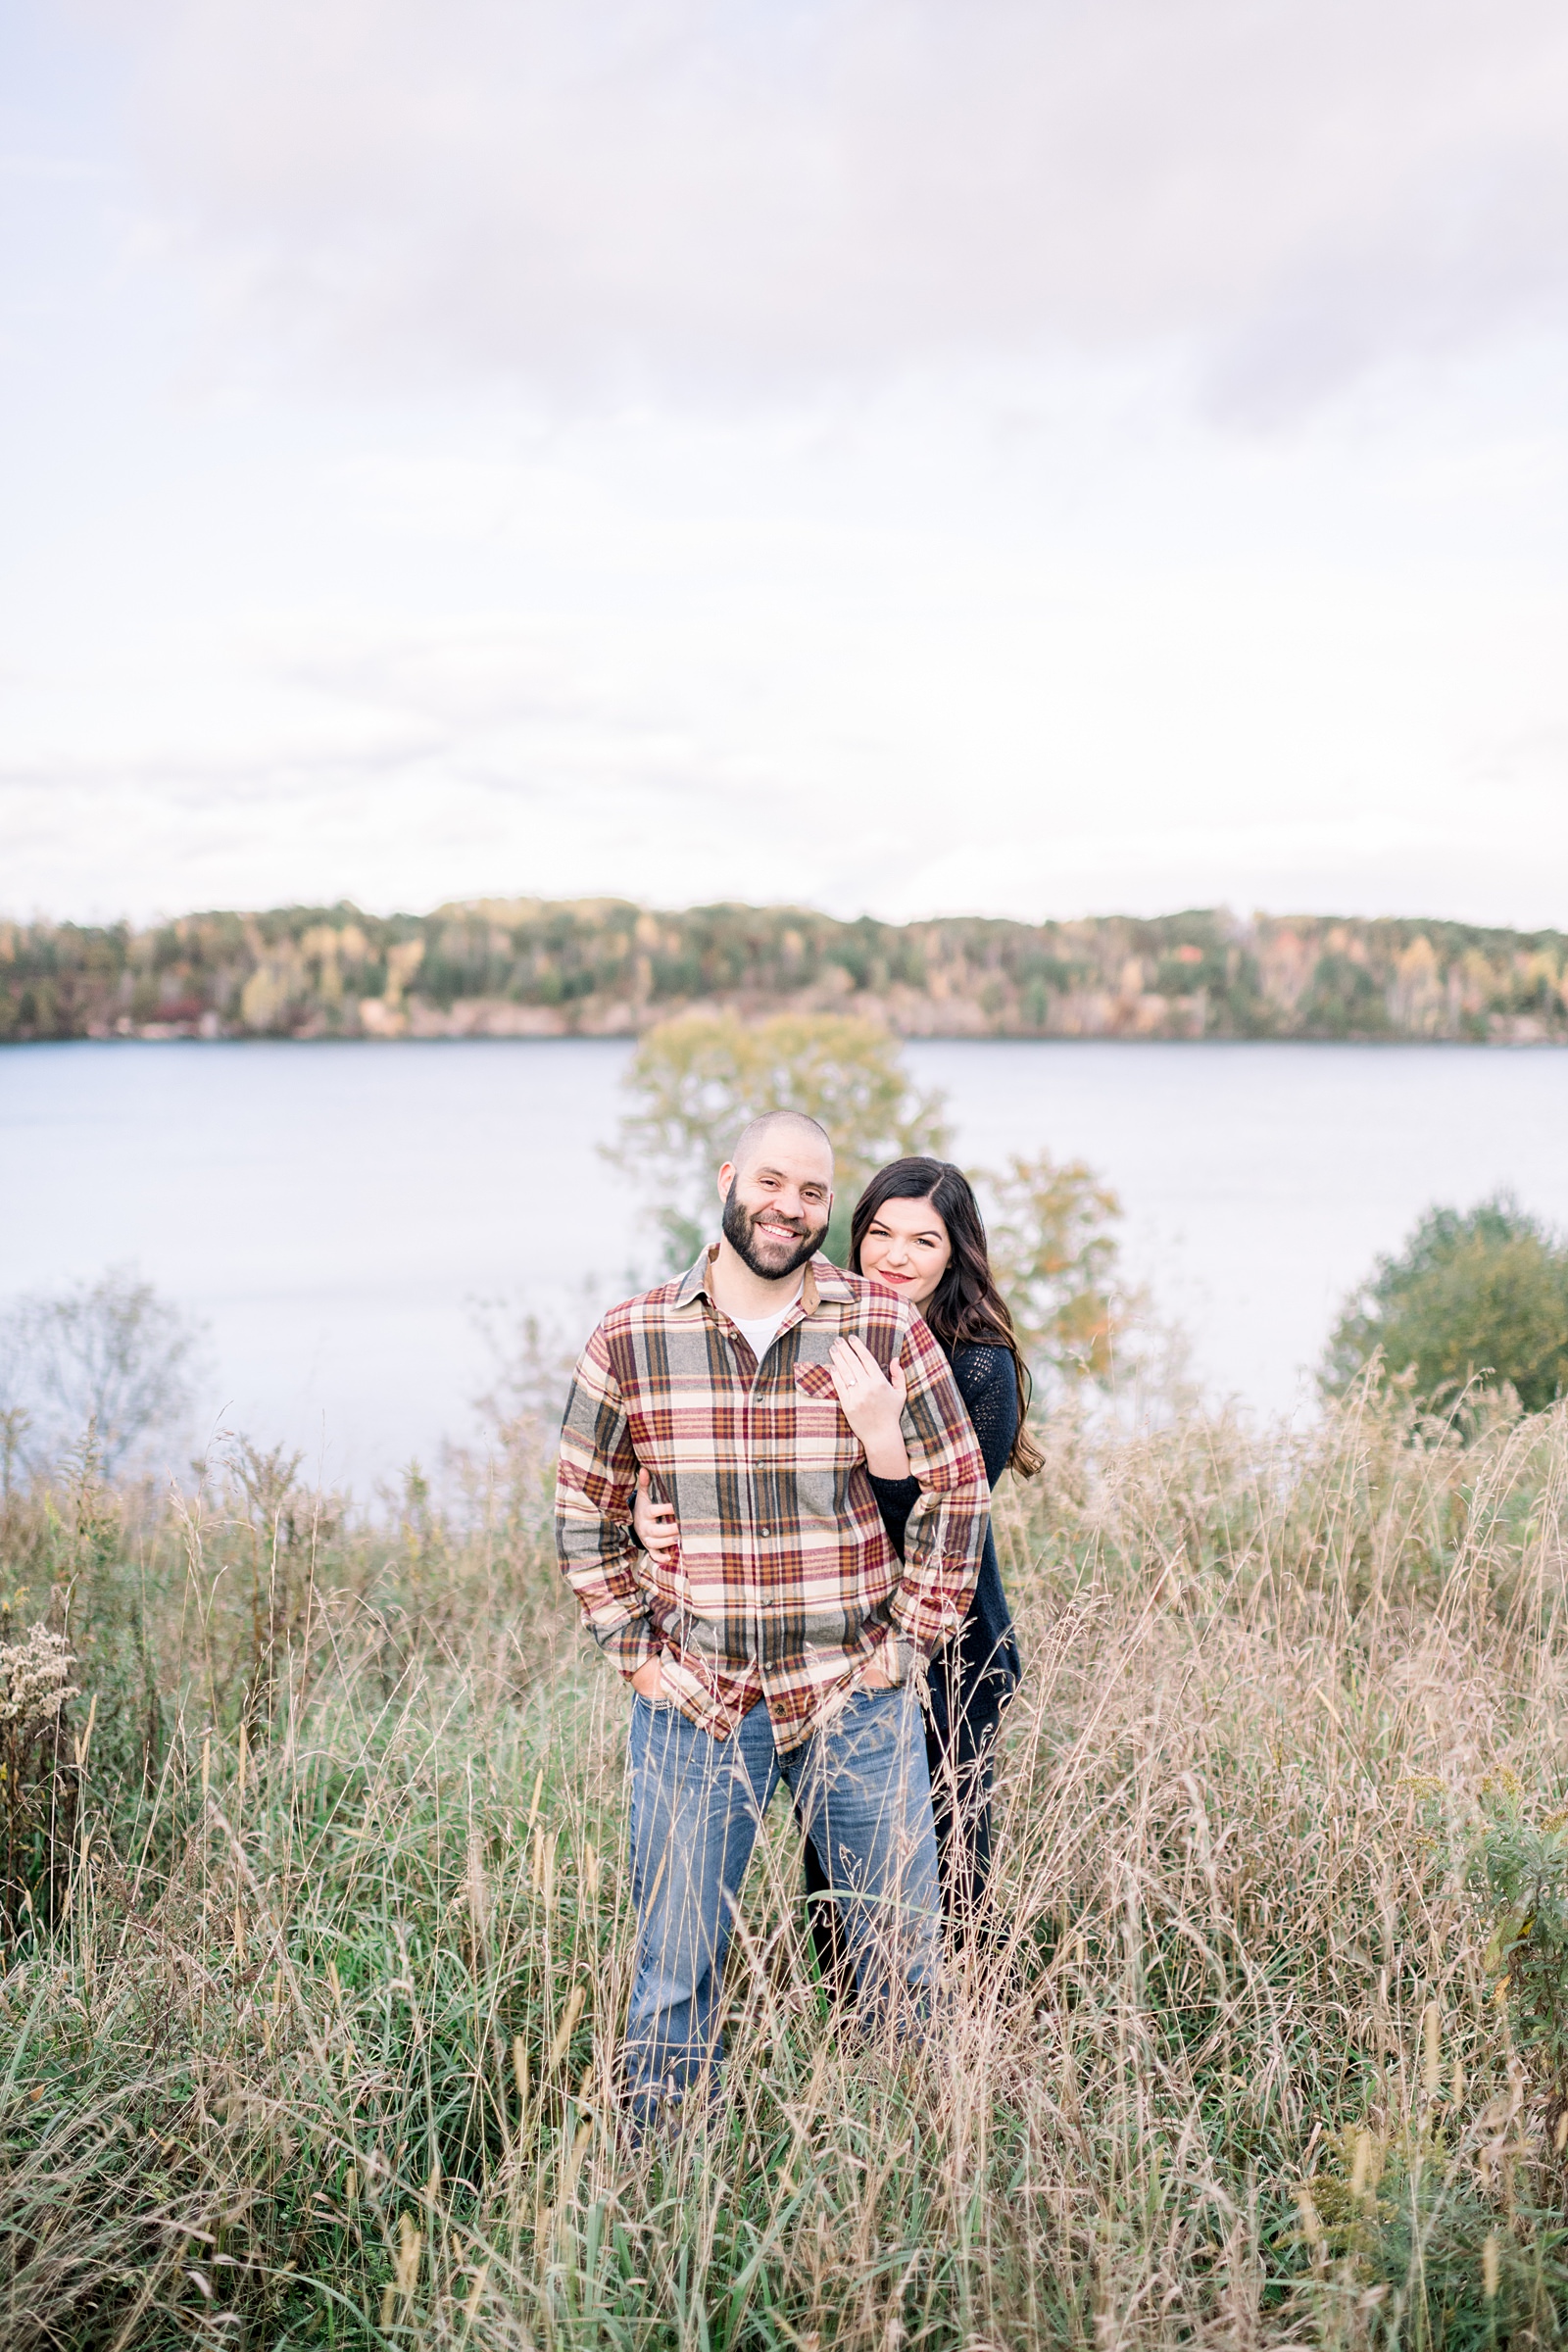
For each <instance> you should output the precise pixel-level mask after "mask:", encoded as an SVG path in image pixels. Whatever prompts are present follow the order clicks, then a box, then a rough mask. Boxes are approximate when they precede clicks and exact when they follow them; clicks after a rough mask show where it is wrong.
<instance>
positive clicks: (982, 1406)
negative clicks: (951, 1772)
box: [871, 1345, 1023, 1735]
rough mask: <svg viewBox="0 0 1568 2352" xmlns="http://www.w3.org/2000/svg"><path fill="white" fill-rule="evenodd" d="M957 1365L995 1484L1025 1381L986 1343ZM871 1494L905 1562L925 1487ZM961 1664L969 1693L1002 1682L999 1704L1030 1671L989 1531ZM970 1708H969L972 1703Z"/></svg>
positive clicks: (944, 1699)
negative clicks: (912, 1519) (908, 1531)
mask: <svg viewBox="0 0 1568 2352" xmlns="http://www.w3.org/2000/svg"><path fill="white" fill-rule="evenodd" d="M949 1361H950V1362H951V1363H952V1366H953V1377H954V1379H955V1380H956V1382H957V1384H958V1393H959V1395H960V1396H961V1397H962V1398H963V1401H964V1403H965V1405H966V1406H967V1407H968V1411H969V1418H970V1420H971V1421H972V1422H973V1423H974V1434H975V1436H976V1437H977V1438H978V1439H979V1441H980V1451H981V1453H982V1455H983V1456H984V1459H985V1465H986V1477H987V1480H988V1481H989V1482H990V1484H991V1485H992V1486H995V1485H996V1483H997V1481H998V1479H999V1478H1000V1477H1001V1476H1002V1473H1003V1471H1004V1470H1005V1468H1006V1466H1007V1457H1008V1455H1009V1454H1010V1453H1011V1451H1012V1446H1013V1440H1014V1439H1015V1438H1016V1436H1017V1434H1018V1380H1017V1375H1016V1373H1015V1372H1014V1370H1013V1363H1012V1357H1011V1355H1010V1353H1009V1352H1008V1350H1007V1349H1006V1348H992V1347H986V1346H983V1345H982V1346H975V1347H961V1348H955V1349H954V1350H953V1353H952V1355H951V1357H950V1358H949ZM871 1492H872V1493H873V1495H875V1496H876V1500H877V1508H878V1509H879V1510H880V1511H881V1513H882V1524H883V1526H884V1527H885V1528H886V1529H887V1531H888V1540H889V1542H890V1543H891V1544H892V1545H893V1548H894V1549H895V1551H897V1553H898V1555H899V1557H900V1559H902V1558H903V1557H904V1532H905V1528H906V1526H907V1522H908V1517H909V1513H910V1511H911V1510H912V1509H913V1508H914V1504H915V1499H916V1497H917V1495H919V1492H920V1487H919V1482H918V1480H916V1479H913V1478H873V1479H872V1481H871ZM957 1663H958V1666H959V1674H958V1678H957V1679H958V1680H959V1681H960V1682H961V1683H962V1685H963V1687H964V1690H965V1692H966V1693H967V1692H969V1691H970V1690H971V1689H972V1687H973V1686H974V1685H975V1684H977V1683H980V1682H986V1683H997V1684H1000V1685H1001V1686H1002V1689H1001V1690H1000V1691H997V1693H996V1697H997V1698H998V1699H1005V1698H1006V1697H1007V1696H1008V1695H1010V1693H1011V1692H1012V1691H1013V1690H1014V1689H1015V1688H1016V1687H1017V1684H1018V1681H1019V1679H1020V1676H1021V1674H1022V1671H1023V1668H1022V1663H1021V1661H1020V1659H1019V1656H1018V1642H1017V1637H1016V1636H1015V1634H1014V1633H1013V1630H1012V1612H1011V1610H1010V1609H1009V1608H1008V1606H1007V1596H1006V1594H1005V1593H1004V1591H1003V1589H1002V1571H1001V1569H1000V1568H999V1566H998V1565H997V1543H996V1538H995V1536H994V1535H993V1534H992V1532H991V1530H990V1528H989V1527H988V1528H987V1529H986V1547H985V1552H984V1555H983V1557H982V1559H981V1562H980V1574H979V1577H978V1579H977V1581H976V1584H975V1589H974V1597H973V1599H972V1600H971V1601H970V1603H969V1609H968V1614H967V1615H966V1616H965V1618H964V1621H963V1631H962V1634H961V1636H960V1639H959V1656H958V1660H957ZM948 1681H949V1677H948V1676H947V1675H942V1676H937V1675H933V1676H932V1677H931V1678H930V1686H929V1688H930V1697H931V1713H932V1716H933V1718H934V1719H940V1720H934V1722H933V1729H934V1730H936V1731H937V1732H938V1733H939V1735H940V1734H943V1733H945V1732H946V1729H947V1725H946V1720H945V1719H946V1716H947V1712H948V1704H949V1699H950V1692H949V1691H948V1689H947V1685H948ZM964 1703H966V1704H967V1703H968V1700H967V1697H966V1699H965V1702H964Z"/></svg>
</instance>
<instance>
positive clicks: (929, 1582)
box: [556, 1250, 991, 1749]
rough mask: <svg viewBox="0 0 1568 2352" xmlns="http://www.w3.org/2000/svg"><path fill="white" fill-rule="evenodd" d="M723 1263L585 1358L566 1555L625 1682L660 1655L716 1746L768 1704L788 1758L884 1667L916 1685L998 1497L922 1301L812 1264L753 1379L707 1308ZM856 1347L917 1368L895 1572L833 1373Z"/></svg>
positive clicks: (623, 1311)
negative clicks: (643, 1500) (668, 1523)
mask: <svg viewBox="0 0 1568 2352" xmlns="http://www.w3.org/2000/svg"><path fill="white" fill-rule="evenodd" d="M712 1256H713V1252H712V1251H711V1250H708V1251H705V1252H704V1254H703V1256H702V1257H700V1258H699V1259H698V1261H697V1263H696V1265H695V1266H693V1267H692V1269H691V1271H690V1272H689V1273H688V1274H685V1275H683V1276H682V1278H681V1279H680V1280H679V1281H678V1282H671V1283H666V1284H664V1285H663V1287H662V1289H660V1290H657V1291H648V1292H645V1293H644V1294H643V1296H642V1297H641V1298H637V1299H626V1300H625V1302H624V1303H623V1304H622V1305H620V1306H616V1307H613V1308H612V1309H611V1311H610V1313H609V1314H608V1315H606V1317H605V1319H604V1321H603V1322H602V1323H601V1324H600V1325H599V1328H598V1329H597V1331H595V1333H594V1334H593V1337H592V1338H591V1339H590V1340H589V1342H588V1345H587V1347H586V1348H584V1349H583V1352H582V1356H581V1358H580V1359H579V1361H578V1365H577V1370H576V1374H575V1376H574V1378H573V1381H572V1387H571V1397H570V1400H569V1402H568V1403H567V1406H566V1417H565V1423H564V1428H563V1430H562V1433H561V1464H560V1474H559V1479H558V1483H557V1490H556V1535H557V1543H558V1545H559V1549H560V1554H561V1565H562V1569H563V1571H564V1575H565V1577H566V1581H567V1582H568V1584H569V1585H570V1586H571V1588H572V1590H573V1592H574V1593H576V1595H577V1599H578V1602H579V1604H580V1605H581V1608H582V1613H583V1617H584V1619H585V1621H586V1623H587V1627H588V1630H589V1632H590V1633H591V1634H592V1635H593V1638H594V1640H595V1641H596V1642H598V1643H599V1646H600V1647H601V1649H603V1650H605V1651H606V1652H607V1654H608V1655H609V1656H610V1657H612V1658H613V1660H614V1662H615V1664H616V1665H617V1666H618V1667H619V1669H620V1671H621V1673H622V1674H623V1675H626V1676H628V1677H630V1676H631V1675H633V1674H635V1673H636V1671H637V1669H638V1668H639V1667H640V1666H643V1665H645V1664H646V1663H647V1661H648V1660H649V1659H650V1658H651V1657H654V1656H656V1655H657V1656H658V1658H659V1660H660V1663H661V1665H662V1669H663V1676H664V1688H665V1691H666V1692H667V1694H668V1695H669V1697H670V1698H672V1699H673V1701H674V1703H675V1704H676V1705H677V1706H678V1707H679V1708H680V1710H681V1712H682V1714H683V1715H685V1716H687V1717H688V1718H689V1720H690V1721H691V1722H693V1723H695V1724H697V1725H699V1726H700V1727H701V1728H702V1729H704V1730H705V1731H709V1732H711V1733H714V1734H715V1735H717V1736H718V1737H719V1738H720V1739H722V1738H725V1737H727V1736H728V1734H729V1733H730V1732H731V1731H732V1730H733V1729H734V1728H735V1726H736V1725H737V1724H738V1723H739V1722H740V1719H741V1717H742V1716H743V1715H744V1714H745V1713H746V1712H747V1710H748V1709H749V1708H750V1707H751V1706H753V1705H754V1704H755V1703H756V1702H757V1700H758V1699H759V1698H761V1699H764V1700H765V1701H766V1703H767V1710H768V1714H769V1716H770V1717H771V1719H772V1725H773V1736H774V1739H775V1740H776V1742H777V1744H778V1746H779V1747H780V1748H781V1749H789V1748H792V1747H797V1746H799V1745H800V1743H801V1741H802V1740H805V1739H806V1738H807V1737H808V1736H809V1733H810V1732H811V1730H812V1729H813V1727H814V1726H815V1725H816V1724H817V1722H818V1721H820V1720H821V1719H822V1718H823V1717H824V1716H825V1715H826V1714H827V1713H828V1712H829V1711H830V1710H831V1708H832V1706H833V1704H834V1702H835V1701H836V1699H837V1698H838V1696H839V1695H840V1694H841V1693H842V1692H843V1691H845V1690H846V1689H847V1688H848V1687H849V1685H850V1684H851V1683H853V1682H854V1681H855V1679H856V1677H857V1676H858V1674H859V1672H860V1670H861V1668H862V1667H863V1666H864V1665H865V1664H866V1663H867V1661H868V1660H869V1659H870V1658H871V1657H872V1656H873V1655H876V1656H877V1662H878V1664H879V1665H880V1666H881V1667H882V1668H883V1671H884V1672H885V1673H886V1674H887V1675H888V1676H889V1679H890V1680H892V1681H894V1682H902V1681H903V1680H904V1679H905V1677H906V1675H907V1671H908V1668H909V1665H910V1663H911V1660H912V1657H913V1656H914V1655H915V1654H919V1655H920V1656H927V1655H929V1653H930V1651H931V1650H932V1649H933V1648H934V1646H935V1645H936V1643H937V1642H941V1641H944V1640H946V1638H947V1637H948V1636H949V1635H950V1634H952V1633H955V1632H956V1630H957V1628H958V1626H959V1625H960V1624H961V1622H962V1619H963V1613H964V1610H965V1609H966V1607H967V1606H968V1602H969V1596H970V1594H971V1593H972V1592H973V1591H974V1583H975V1577H976V1575H977V1573H978V1570H979V1565H980V1555H981V1551H982V1549H983V1546H984V1544H985V1534H986V1525H987V1517H988V1513H989V1511H990V1506H991V1495H990V1490H989V1488H988V1486H987V1484H986V1473H985V1464H984V1462H983V1461H982V1459H981V1455H980V1448H979V1446H978V1445H977V1444H976V1442H975V1436H974V1432H973V1430H972V1428H971V1427H970V1424H969V1416H968V1414H967V1413H966V1412H965V1410H964V1406H963V1399H962V1398H961V1397H960V1396H959V1394H958V1391H957V1389H956V1385H955V1383H954V1379H953V1375H952V1373H951V1371H950V1370H949V1368H948V1362H947V1358H946V1357H945V1356H944V1355H943V1353H942V1350H941V1348H939V1347H938V1346H937V1344H936V1342H935V1340H934V1339H933V1338H932V1337H931V1334H930V1332H929V1331H928V1330H927V1329H926V1327H925V1325H924V1323H923V1322H922V1321H921V1319H920V1317H919V1315H918V1314H916V1313H915V1311H914V1309H913V1308H912V1307H910V1306H908V1305H907V1304H906V1303H905V1301H904V1300H903V1299H899V1298H897V1297H896V1296H895V1295H894V1294H893V1292H891V1291H889V1290H886V1289H884V1288H883V1287H882V1286H881V1285H880V1284H878V1283H875V1282H872V1281H869V1280H867V1279H865V1278H863V1277H862V1276H860V1275H858V1274H844V1273H841V1272H840V1271H839V1269H838V1267H837V1266H835V1265H833V1264H832V1263H831V1262H830V1261H829V1260H828V1259H827V1258H825V1257H821V1256H817V1257H813V1258H812V1259H811V1261H810V1263H809V1265H808V1267H807V1269H806V1274H805V1280H804V1284H803V1287H802V1291H801V1296H800V1298H799V1299H797V1301H796V1303H795V1305H794V1306H793V1307H792V1308H791V1310H790V1312H789V1314H788V1315H787V1316H786V1317H785V1319H784V1322H783V1324H782V1326H781V1327H780V1330H779V1333H778V1336H777V1338H776V1339H775V1340H774V1342H773V1345H772V1347H771V1348H769V1349H768V1351H767V1354H766V1356H765V1357H764V1358H763V1361H762V1364H761V1367H760V1369H759V1367H758V1363H757V1358H756V1357H755V1356H754V1354H753V1353H752V1350H751V1348H750V1346H749V1345H748V1343H747V1341H746V1339H745V1337H744V1336H743V1334H742V1333H741V1332H740V1331H738V1330H737V1329H736V1327H735V1325H734V1324H733V1323H732V1322H731V1321H730V1319H729V1317H728V1316H727V1315H726V1314H725V1313H724V1312H723V1311H722V1309H721V1308H720V1307H719V1306H718V1305H717V1303H716V1302H715V1300H714V1299H713V1294H712V1270H711V1259H712ZM846 1333H854V1334H855V1336H856V1337H857V1338H858V1339H860V1340H862V1341H863V1342H864V1343H865V1345H866V1347H867V1348H869V1349H870V1350H871V1353H872V1354H873V1355H874V1356H875V1357H876V1358H877V1361H878V1362H879V1363H880V1364H882V1365H883V1366H884V1367H886V1365H887V1364H888V1363H890V1362H891V1361H892V1359H893V1357H894V1356H895V1355H897V1356H898V1357H899V1358H900V1360H901V1362H902V1363H903V1366H904V1373H905V1379H906V1381H907V1401H906V1405H905V1411H904V1442H905V1446H906V1447H907V1451H908V1456H909V1467H910V1469H911V1470H912V1471H913V1473H914V1476H915V1477H916V1478H917V1479H918V1481H919V1484H920V1495H919V1499H918V1501H917V1502H916V1503H915V1505H914V1508H913V1509H912V1510H911V1512H910V1513H909V1523H908V1529H907V1535H906V1539H905V1555H904V1559H903V1561H902V1562H901V1561H900V1559H899V1557H898V1555H897V1553H896V1552H895V1551H894V1549H893V1546H892V1545H891V1544H889V1542H888V1539H887V1535H886V1533H885V1531H884V1529H883V1525H882V1520H881V1515H880V1513H879V1512H878V1510H877V1506H876V1502H875V1500H874V1498H873V1496H872V1493H871V1488H870V1483H869V1481H868V1479H867V1477H866V1471H865V1452H864V1448H863V1447H862V1446H861V1444H860V1441H859V1439H858V1437H857V1436H856V1435H855V1432H854V1431H853V1430H852V1429H851V1427H850V1425H849V1423H848V1422H847V1421H846V1420H845V1418H844V1415H843V1412H842V1411H841V1410H840V1407H839V1401H838V1397H837V1395H836V1394H835V1391H834V1388H833V1382H832V1377H831V1375H830V1373H829V1371H828V1350H829V1349H830V1348H831V1347H832V1345H833V1343H834V1341H835V1340H836V1339H838V1338H839V1337H840V1336H841V1335H842V1334H846ZM644 1464H646V1466H647V1468H648V1469H649V1470H650V1471H651V1472H652V1473H653V1475H654V1477H655V1479H656V1480H657V1482H658V1486H659V1488H660V1489H662V1493H663V1495H664V1498H665V1500H666V1501H668V1502H669V1503H671V1504H672V1505H673V1506H674V1511H675V1519H676V1523H677V1525H678V1527H679V1530H680V1544H679V1550H678V1553H677V1554H676V1556H675V1557H674V1558H673V1560H671V1561H668V1562H666V1563H665V1564H664V1565H662V1566H661V1565H660V1564H659V1563H658V1562H656V1561H655V1560H654V1559H653V1558H652V1557H651V1556H650V1555H649V1554H648V1553H646V1552H644V1551H643V1550H642V1549H641V1548H640V1546H639V1545H638V1544H637V1543H636V1540H635V1538H634V1536H633V1534H632V1531H631V1524H630V1522H631V1509H632V1502H633V1499H634V1495H635V1492H636V1484H637V1472H638V1468H639V1466H640V1465H644Z"/></svg>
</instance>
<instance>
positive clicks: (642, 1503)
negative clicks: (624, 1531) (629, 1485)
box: [631, 1470, 680, 1568]
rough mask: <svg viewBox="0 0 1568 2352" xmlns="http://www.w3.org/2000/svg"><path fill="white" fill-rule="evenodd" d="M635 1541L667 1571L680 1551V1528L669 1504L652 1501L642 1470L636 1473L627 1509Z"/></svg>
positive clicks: (647, 1478) (647, 1479)
mask: <svg viewBox="0 0 1568 2352" xmlns="http://www.w3.org/2000/svg"><path fill="white" fill-rule="evenodd" d="M631 1523H632V1526H633V1527H634V1528H635V1529H636V1530H637V1541H638V1543H639V1544H641V1545H642V1547H643V1549H644V1551H646V1552H647V1554H648V1556H649V1558H650V1559H652V1560H657V1561H658V1562H659V1564H660V1566H661V1567H662V1568H667V1567H668V1566H669V1564H670V1562H671V1561H672V1560H673V1559H674V1557H675V1554H676V1552H677V1551H679V1549H680V1529H679V1527H678V1526H677V1525H676V1522H675V1513H674V1509H673V1507H672V1505H671V1504H669V1503H667V1502H656V1501H655V1500H654V1495H653V1488H652V1485H651V1482H650V1480H649V1476H648V1473H647V1471H646V1470H639V1471H638V1473H637V1495H636V1498H635V1500H634V1501H633V1503H632V1506H631Z"/></svg>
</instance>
